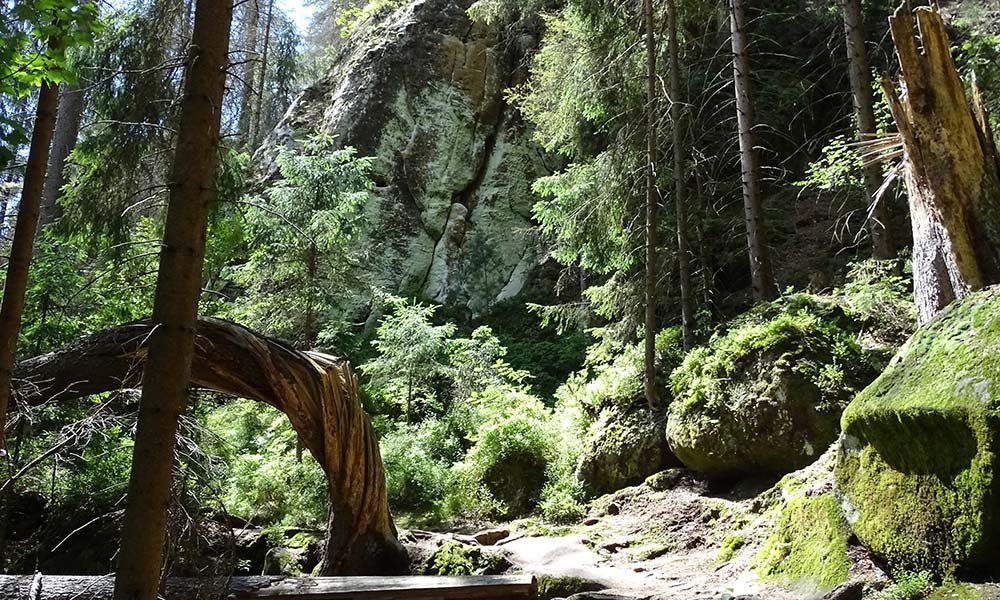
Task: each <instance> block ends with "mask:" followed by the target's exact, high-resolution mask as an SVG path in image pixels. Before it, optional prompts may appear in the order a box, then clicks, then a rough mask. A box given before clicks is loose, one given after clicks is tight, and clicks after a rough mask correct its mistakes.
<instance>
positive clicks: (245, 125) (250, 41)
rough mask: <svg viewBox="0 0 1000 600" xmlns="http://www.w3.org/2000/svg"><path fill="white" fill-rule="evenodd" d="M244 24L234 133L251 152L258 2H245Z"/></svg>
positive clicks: (255, 96)
mask: <svg viewBox="0 0 1000 600" xmlns="http://www.w3.org/2000/svg"><path fill="white" fill-rule="evenodd" d="M244 10H245V11H246V16H245V23H244V29H243V40H242V43H241V45H242V46H243V50H244V55H245V58H244V60H245V61H246V62H244V63H243V69H242V73H243V81H242V87H243V95H242V101H241V102H240V119H239V122H238V123H237V126H236V131H237V133H238V134H239V136H240V140H241V141H242V142H243V144H244V146H245V147H246V148H249V149H251V150H253V122H254V112H255V110H256V109H255V106H256V104H257V100H258V95H257V24H258V23H259V22H260V3H259V0H246V7H245V8H244Z"/></svg>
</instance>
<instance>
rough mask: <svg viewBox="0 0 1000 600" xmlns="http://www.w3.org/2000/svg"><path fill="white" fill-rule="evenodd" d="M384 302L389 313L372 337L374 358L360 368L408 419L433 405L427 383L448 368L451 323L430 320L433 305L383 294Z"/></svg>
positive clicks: (430, 386) (430, 390) (371, 384)
mask: <svg viewBox="0 0 1000 600" xmlns="http://www.w3.org/2000/svg"><path fill="white" fill-rule="evenodd" d="M389 303H390V305H391V307H392V309H391V310H392V312H391V314H389V315H388V316H385V317H383V318H382V320H381V321H380V323H379V327H378V330H377V331H376V333H375V339H374V340H373V341H372V346H373V347H374V348H375V350H377V351H378V356H377V357H376V358H374V359H372V360H370V361H368V362H367V363H365V364H363V365H361V371H362V372H363V373H364V375H365V377H367V378H368V380H369V385H370V387H371V388H374V389H376V390H379V392H380V393H383V394H388V395H389V396H390V397H391V398H393V399H394V400H395V401H396V402H397V403H398V404H400V405H401V406H402V407H403V411H404V416H405V419H406V421H407V422H412V421H413V420H414V419H415V418H416V416H417V415H418V413H425V412H427V411H428V410H430V409H433V408H435V407H434V404H435V400H436V398H435V394H434V388H433V384H434V382H435V381H436V380H437V379H438V378H440V377H443V376H444V374H445V373H446V372H447V371H448V354H447V350H448V345H449V344H448V340H449V338H450V337H451V335H452V334H453V333H454V332H455V326H454V325H453V324H447V325H433V324H432V323H431V318H432V317H433V316H434V312H435V311H436V310H437V308H438V307H436V306H432V305H423V304H418V303H416V302H412V303H411V302H408V301H406V300H404V299H402V298H389ZM418 405H419V406H418Z"/></svg>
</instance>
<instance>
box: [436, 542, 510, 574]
mask: <svg viewBox="0 0 1000 600" xmlns="http://www.w3.org/2000/svg"><path fill="white" fill-rule="evenodd" d="M502 561H503V559H502V558H501V557H500V556H499V555H498V554H495V553H492V552H483V551H482V550H481V549H479V548H476V547H475V546H470V545H467V544H462V543H460V542H454V541H452V542H445V543H444V544H441V546H440V547H438V549H437V551H435V552H434V556H432V557H431V559H430V561H428V566H427V574H429V575H447V576H458V575H488V574H493V573H496V572H497V570H498V567H499V565H500V563H501V562H502Z"/></svg>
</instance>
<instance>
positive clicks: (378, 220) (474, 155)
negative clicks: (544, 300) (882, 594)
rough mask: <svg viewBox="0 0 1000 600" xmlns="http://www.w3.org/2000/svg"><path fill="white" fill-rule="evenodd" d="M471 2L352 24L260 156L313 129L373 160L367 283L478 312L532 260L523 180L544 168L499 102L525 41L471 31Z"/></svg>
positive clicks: (503, 294)
mask: <svg viewBox="0 0 1000 600" xmlns="http://www.w3.org/2000/svg"><path fill="white" fill-rule="evenodd" d="M469 4H471V2H469V1H467V0H410V1H409V2H406V3H405V4H403V5H402V6H401V7H399V8H397V9H395V10H391V11H389V12H387V13H385V14H383V15H382V16H381V18H380V19H378V20H377V22H372V23H367V24H363V26H361V27H358V28H356V29H355V32H354V33H352V35H351V38H350V39H349V40H348V43H347V44H345V45H344V46H343V47H342V48H341V49H340V50H339V56H338V57H337V58H336V59H335V60H334V61H333V64H332V67H331V69H330V71H329V74H328V75H327V76H326V77H325V78H324V79H322V80H321V81H319V82H317V83H316V84H314V85H312V86H311V87H310V88H308V89H307V90H306V91H305V92H304V93H303V94H302V96H301V97H300V98H298V100H297V101H296V102H295V103H294V105H293V106H292V107H291V108H290V109H289V112H288V113H287V115H286V116H285V118H284V119H283V120H282V122H281V123H280V124H279V126H278V127H277V128H276V129H275V131H274V132H272V134H271V136H270V138H269V140H268V142H267V144H266V145H265V149H264V153H265V154H268V153H271V154H273V152H270V151H269V150H268V149H272V150H273V148H275V147H278V146H279V145H285V146H287V145H290V144H293V145H294V144H297V143H300V142H301V140H302V139H304V138H305V137H307V136H309V135H311V134H313V133H315V132H324V133H327V134H330V135H333V136H336V138H337V139H338V140H339V141H340V142H341V143H342V144H343V145H344V146H354V147H356V148H357V149H358V151H359V154H360V155H361V156H371V157H374V158H375V180H376V194H375V196H374V198H373V200H372V202H370V203H369V205H368V206H367V207H366V208H365V210H366V216H367V220H368V222H369V223H370V224H371V225H372V227H373V231H372V232H371V234H370V235H369V236H367V239H365V240H361V242H360V244H359V247H360V248H361V250H362V251H364V252H365V253H366V256H365V258H364V259H363V261H362V262H363V268H364V271H365V274H364V276H363V278H364V280H365V283H367V284H370V285H372V286H377V287H380V288H383V289H386V290H388V291H391V292H396V293H402V294H406V295H417V296H421V297H423V298H426V299H429V300H434V301H437V302H442V303H447V304H451V305H458V306H464V307H467V308H468V309H470V310H471V311H472V312H473V313H480V312H483V311H484V310H486V309H488V308H489V307H490V306H491V305H492V304H494V303H496V302H498V301H501V300H504V299H506V298H510V297H513V296H516V295H517V294H518V293H519V292H520V291H521V290H522V289H523V287H524V286H525V284H526V282H527V281H528V279H529V277H530V275H531V273H532V272H533V270H534V269H535V268H536V267H537V266H538V264H539V263H540V260H541V257H542V255H543V251H542V249H541V248H540V245H539V239H538V236H537V233H536V230H535V228H534V226H533V224H532V219H531V206H532V204H533V202H534V200H533V197H532V193H531V182H532V181H533V180H534V179H535V178H537V177H538V176H540V175H542V174H544V173H545V172H546V168H545V164H544V157H543V156H542V153H541V151H540V149H539V148H538V146H537V145H535V144H534V143H532V142H531V132H530V131H529V130H528V129H527V127H526V125H525V124H524V123H523V122H522V120H521V119H520V117H519V115H518V114H517V112H516V111H515V110H514V109H512V108H511V107H509V106H508V105H507V104H506V102H505V99H504V91H505V90H506V89H507V88H509V87H510V86H512V85H516V84H517V83H520V82H521V81H523V79H524V77H525V76H526V56H527V55H528V53H529V52H530V51H531V49H532V48H534V47H535V45H536V44H537V34H536V32H534V31H532V30H531V28H530V27H529V26H520V27H512V28H511V27H508V28H505V29H504V30H503V31H502V32H498V31H494V30H492V29H490V28H488V27H486V26H485V25H481V24H478V23H473V22H472V21H471V20H470V19H469V17H468V15H467V14H466V9H467V8H468V5H469ZM264 160H265V162H266V158H265V159H264Z"/></svg>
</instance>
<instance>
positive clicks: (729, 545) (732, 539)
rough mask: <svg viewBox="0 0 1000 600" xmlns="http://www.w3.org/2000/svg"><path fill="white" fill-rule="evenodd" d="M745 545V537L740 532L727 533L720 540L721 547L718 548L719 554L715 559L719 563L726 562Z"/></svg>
mask: <svg viewBox="0 0 1000 600" xmlns="http://www.w3.org/2000/svg"><path fill="white" fill-rule="evenodd" d="M745 545H746V538H744V537H743V536H742V535H741V534H738V533H734V534H731V535H727V536H726V539H724V540H722V547H721V548H720V549H719V555H718V556H717V557H716V559H715V560H716V561H717V562H720V563H724V562H728V561H730V560H732V558H733V557H734V556H736V553H737V552H738V551H739V550H740V548H742V547H743V546H745Z"/></svg>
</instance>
